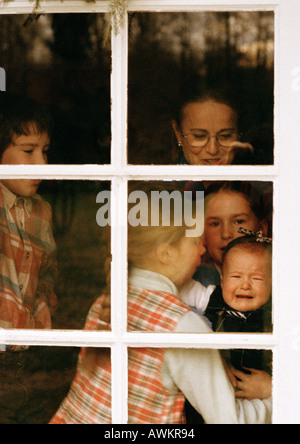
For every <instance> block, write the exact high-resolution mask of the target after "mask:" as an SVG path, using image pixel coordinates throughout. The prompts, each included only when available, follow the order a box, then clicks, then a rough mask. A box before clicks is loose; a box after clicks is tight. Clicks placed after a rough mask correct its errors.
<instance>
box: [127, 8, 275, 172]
mask: <svg viewBox="0 0 300 444" xmlns="http://www.w3.org/2000/svg"><path fill="white" fill-rule="evenodd" d="M273 79H274V13H273V12H268V11H263V12H256V11H255V12H254V11H252V12H250V11H249V12H246V11H244V12H198V13H196V12H193V13H135V14H133V15H131V16H130V29H129V111H128V112H129V114H128V129H129V133H128V137H129V141H128V162H129V163H131V164H171V163H175V164H200V165H211V164H214V165H223V164H258V165H271V164H273ZM225 130H227V132H226V131H225ZM228 130H230V131H229V133H230V134H231V137H229V134H228ZM224 131H225V134H223V133H224ZM203 133H205V135H206V138H205V137H204V135H203ZM208 136H213V137H211V138H210V139H209V138H208ZM217 136H219V137H217ZM237 142H239V143H237ZM241 143H243V145H241ZM249 144H250V145H251V146H252V148H251V146H249ZM229 147H230V148H229Z"/></svg>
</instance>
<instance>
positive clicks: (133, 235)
mask: <svg viewBox="0 0 300 444" xmlns="http://www.w3.org/2000/svg"><path fill="white" fill-rule="evenodd" d="M272 194H273V191H272V183H271V182H249V181H232V182H229V181H225V182H224V181H223V182H222V181H217V182H216V181H211V182H209V181H207V182H191V181H190V182H186V183H185V184H183V183H180V182H172V183H168V182H159V181H157V182H142V181H140V182H138V181H136V182H132V183H131V184H130V187H129V211H128V270H129V273H128V281H129V290H128V330H129V331H149V332H163V331H176V332H199V333H204V332H211V331H215V332H244V333H250V332H252V333H254V332H256V333H258V332H268V333H270V332H271V331H272V297H271V295H272V239H271V237H272V212H273V205H272ZM204 196H205V197H204ZM199 236H202V237H201V238H200V237H199ZM164 310H165V312H164ZM138 313H140V316H138V315H137V314H138ZM196 314H197V315H200V317H199V316H196ZM200 318H201V319H200ZM211 329H212V330H211Z"/></svg>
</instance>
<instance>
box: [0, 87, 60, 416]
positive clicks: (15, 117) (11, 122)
mask: <svg viewBox="0 0 300 444" xmlns="http://www.w3.org/2000/svg"><path fill="white" fill-rule="evenodd" d="M50 127H51V125H50V117H49V115H48V113H47V112H46V111H45V110H44V108H43V107H41V106H40V105H38V104H36V103H35V102H33V101H30V100H23V99H21V98H16V97H14V98H11V97H10V98H7V95H6V93H5V95H2V94H1V106H0V163H1V164H10V165H18V164H36V165H44V164H46V163H47V151H48V149H49V145H50V139H49V138H50ZM40 182H41V181H40V180H36V179H0V267H1V275H0V328H29V329H35V328H39V329H45V328H47V329H48V328H51V313H52V312H53V311H54V309H55V308H56V304H57V299H56V295H55V293H54V282H55V279H56V275H57V263H56V246H55V242H54V238H53V234H52V213H51V207H50V205H49V204H48V203H46V202H44V201H43V200H42V199H41V197H40V196H38V195H37V194H36V192H37V190H38V187H39V185H40ZM13 352H15V353H13ZM34 355H35V353H34V352H33V351H31V350H27V347H21V346H7V347H6V350H5V351H3V347H2V353H0V373H2V371H3V372H4V373H5V387H4V383H3V379H2V378H1V379H0V423H7V422H9V423H14V422H17V423H19V422H18V420H17V419H16V418H17V417H18V412H16V409H18V408H19V407H20V402H21V405H22V409H20V410H22V411H23V413H24V412H26V411H27V413H28V411H29V409H27V408H24V405H23V404H22V401H21V399H22V400H24V399H25V398H26V399H28V388H26V381H24V378H23V376H24V375H23V372H22V371H21V372H20V367H22V368H26V370H27V371H28V370H29V369H30V368H31V364H30V363H32V362H34V361H35V358H36V357H35V356H34ZM28 365H29V367H28ZM29 372H30V370H29ZM17 375H18V376H17ZM20 375H23V376H22V377H20ZM26 379H27V380H28V379H29V380H30V377H29V378H28V375H27V378H26ZM10 381H11V382H10ZM18 384H19V385H20V384H22V389H20V392H18V390H17V387H18ZM12 387H13V393H14V396H12ZM24 392H27V393H25V394H26V396H25V398H24V396H22V394H23V393H24ZM20 398H21V399H20ZM29 398H30V397H29ZM36 408H37V409H38V408H39V404H38V403H37V405H36Z"/></svg>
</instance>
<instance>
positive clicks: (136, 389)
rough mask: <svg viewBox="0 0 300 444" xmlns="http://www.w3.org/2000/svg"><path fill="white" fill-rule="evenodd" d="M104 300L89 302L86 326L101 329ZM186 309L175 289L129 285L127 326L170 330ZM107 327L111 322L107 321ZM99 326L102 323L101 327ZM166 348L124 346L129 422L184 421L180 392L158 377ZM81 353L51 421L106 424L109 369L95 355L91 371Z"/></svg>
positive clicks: (161, 422)
mask: <svg viewBox="0 0 300 444" xmlns="http://www.w3.org/2000/svg"><path fill="white" fill-rule="evenodd" d="M101 311H102V300H101V299H98V300H97V301H96V302H95V304H94V306H93V307H92V309H91V311H90V313H89V316H88V319H87V324H86V328H87V329H96V330H97V329H99V319H100V316H101ZM188 311H189V308H188V307H187V306H186V305H185V304H183V303H181V302H180V300H179V299H178V297H176V296H174V295H173V294H170V293H167V292H162V291H154V290H144V289H141V288H135V287H131V286H129V291H128V329H129V331H145V332H151V331H152V332H172V331H174V329H175V327H176V325H177V323H178V322H179V320H180V319H181V318H182V316H184V315H185V314H186V313H187V312H188ZM108 327H109V326H108ZM101 329H103V327H101ZM164 353H165V350H164V349H155V348H137V349H134V348H133V349H132V348H131V349H129V352H128V388H129V390H128V423H129V424H143V423H144V424H180V423H184V422H185V418H184V414H183V409H184V396H183V394H182V392H181V391H180V390H179V389H177V390H172V391H170V390H168V389H166V388H165V387H164V385H163V382H162V371H163V370H162V369H163V362H164ZM84 354H85V350H84V349H83V350H82V352H81V355H80V357H79V365H78V368H77V374H76V377H75V379H74V381H73V383H72V386H71V390H70V392H69V394H68V396H67V398H66V399H65V400H64V401H63V403H62V405H61V407H60V408H59V410H58V412H57V413H56V415H55V416H54V418H53V419H52V421H51V423H52V424H71V423H73V424H74V423H75V424H90V423H94V424H99V423H100V424H104V423H110V422H111V369H110V364H109V363H107V364H106V365H103V362H101V359H100V358H99V359H98V361H97V364H96V366H95V368H94V370H93V372H90V373H88V372H87V371H86V368H85V367H84V366H83V365H82V359H83V356H84Z"/></svg>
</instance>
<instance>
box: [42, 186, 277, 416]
mask: <svg viewBox="0 0 300 444" xmlns="http://www.w3.org/2000/svg"><path fill="white" fill-rule="evenodd" d="M140 187H141V189H143V190H147V196H148V198H149V199H148V201H149V202H150V201H151V194H150V191H151V190H157V188H158V187H157V186H156V185H152V187H151V188H149V185H148V186H145V185H142V184H140ZM164 189H165V190H169V188H168V187H167V185H164ZM160 212H161V210H160ZM160 216H161V218H162V214H160ZM160 220H161V219H160ZM172 220H173V219H172V217H171V221H172ZM186 228H187V226H185V225H184V224H183V225H181V226H177V225H176V224H175V223H171V224H170V226H162V224H161V223H160V224H159V226H151V225H148V226H136V227H133V226H131V225H130V224H129V226H128V266H129V287H128V331H130V332H134V331H140V332H157V333H162V332H174V333H175V332H194V333H197V332H198V333H209V332H211V329H210V328H209V327H208V326H207V324H206V323H205V321H203V320H202V319H201V318H200V317H199V316H198V315H197V314H195V313H194V312H193V311H192V310H191V309H190V308H189V307H188V306H187V305H186V304H184V303H183V302H182V301H181V300H180V298H179V288H180V287H181V286H182V285H184V283H186V282H188V281H189V280H190V279H191V277H192V275H193V273H194V271H195V269H196V267H197V266H198V265H199V263H200V256H201V255H202V254H203V253H204V248H203V245H202V241H201V240H200V239H199V238H192V237H186ZM102 304H103V299H100V300H98V301H97V302H96V303H95V305H94V306H93V308H92V310H91V312H90V315H89V317H88V321H87V328H89V329H99V326H100V329H102V328H103V322H102V321H101V311H102ZM91 356H93V358H92V359H91ZM199 375H200V377H199ZM110 379H111V367H110V362H109V359H107V356H105V357H103V353H102V352H101V351H100V352H99V355H98V356H96V357H95V355H93V354H92V355H91V354H90V356H89V351H87V350H85V349H83V350H82V352H81V356H80V359H79V363H78V367H77V374H76V377H75V380H74V382H73V384H72V387H71V390H70V392H69V394H68V396H67V398H66V399H65V400H64V401H63V403H62V405H61V406H60V408H59V410H58V412H57V413H56V415H55V416H54V418H53V419H52V421H51V423H53V424H71V423H109V422H111V386H110ZM185 397H186V398H187V399H188V400H189V401H190V402H191V404H192V405H193V406H194V407H195V408H196V409H197V411H198V412H200V413H201V415H202V416H203V418H204V420H205V422H206V423H209V424H213V423H230V424H236V423H254V422H255V423H269V422H270V420H271V419H270V418H271V400H270V399H268V400H263V401H261V400H254V401H246V400H239V399H235V396H234V390H233V387H232V385H231V383H230V381H229V379H228V377H227V374H226V372H225V370H224V366H223V362H222V359H221V357H220V355H219V352H218V351H217V350H201V349H179V348H176V349H173V348H171V349H167V350H165V349H157V348H147V347H144V348H137V349H135V348H130V349H129V350H128V423H129V424H141V423H151V424H154V423H156V424H180V423H184V422H185V417H184V402H185Z"/></svg>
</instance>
